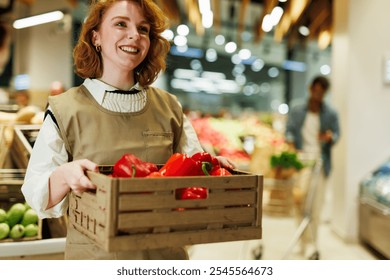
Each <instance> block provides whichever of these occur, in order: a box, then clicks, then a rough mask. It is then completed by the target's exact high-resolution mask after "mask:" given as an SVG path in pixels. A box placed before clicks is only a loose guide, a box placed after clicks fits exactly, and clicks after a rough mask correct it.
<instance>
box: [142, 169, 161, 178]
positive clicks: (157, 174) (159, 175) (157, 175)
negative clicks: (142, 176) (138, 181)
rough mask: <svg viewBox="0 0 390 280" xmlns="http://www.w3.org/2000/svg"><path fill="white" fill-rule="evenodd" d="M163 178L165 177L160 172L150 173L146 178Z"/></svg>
mask: <svg viewBox="0 0 390 280" xmlns="http://www.w3.org/2000/svg"><path fill="white" fill-rule="evenodd" d="M161 177H164V176H163V175H162V174H161V173H160V172H158V171H154V172H152V173H150V174H149V175H148V176H146V178H161Z"/></svg>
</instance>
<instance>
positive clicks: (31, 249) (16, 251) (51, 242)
mask: <svg viewBox="0 0 390 280" xmlns="http://www.w3.org/2000/svg"><path fill="white" fill-rule="evenodd" d="M64 251H65V238H49V239H41V240H33V241H24V242H23V241H20V242H5V243H0V258H1V259H7V258H11V257H23V258H25V259H28V258H29V257H30V256H36V255H50V254H63V253H64Z"/></svg>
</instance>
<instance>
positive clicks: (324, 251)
mask: <svg viewBox="0 0 390 280" xmlns="http://www.w3.org/2000/svg"><path fill="white" fill-rule="evenodd" d="M296 229H297V223H296V221H295V220H294V219H293V218H292V217H271V216H267V215H264V217H263V239H262V240H261V241H258V240H251V241H239V242H228V243H215V244H207V245H206V244H205V245H196V246H192V247H191V248H189V253H190V258H191V259H194V260H205V259H220V260H223V259H225V260H231V259H248V260H249V259H254V255H255V254H257V253H258V252H259V248H260V246H262V256H261V259H263V260H280V259H282V258H283V256H284V254H285V252H286V250H287V248H288V245H289V243H290V241H291V238H292V235H293V234H294V233H295V231H296ZM318 248H319V252H320V259H321V260H375V259H377V257H376V256H375V255H374V254H372V253H371V252H370V251H369V250H367V249H366V248H365V247H363V246H361V245H360V244H347V243H345V242H343V240H341V239H340V238H339V237H338V236H337V235H336V234H335V233H334V232H332V230H331V228H330V226H329V224H328V223H325V222H324V223H322V224H321V226H320V229H319V241H318ZM298 251H299V248H298V246H297V248H296V250H294V252H293V254H291V255H290V257H289V258H290V259H306V258H305V257H304V256H302V255H301V254H299V252H298ZM307 251H308V253H307V256H309V255H310V248H308V250H307Z"/></svg>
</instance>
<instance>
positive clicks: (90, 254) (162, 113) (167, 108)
mask: <svg viewBox="0 0 390 280" xmlns="http://www.w3.org/2000/svg"><path fill="white" fill-rule="evenodd" d="M49 105H50V107H51V110H52V112H53V114H54V116H55V119H56V121H57V123H58V127H59V129H60V133H61V136H62V139H63V140H64V143H65V148H66V150H67V152H68V155H69V161H71V160H77V159H82V158H87V159H89V160H92V161H93V162H95V163H97V164H99V165H112V164H114V163H115V162H116V161H117V160H118V159H119V158H120V157H121V156H122V155H123V154H124V153H133V154H135V155H136V156H138V157H139V158H141V159H142V160H144V161H150V162H154V163H158V164H162V163H164V162H166V160H167V159H168V158H169V157H170V155H172V153H174V152H176V151H177V148H178V147H177V145H178V143H179V139H180V137H181V131H182V127H183V113H182V110H181V107H180V106H179V104H178V102H177V100H176V98H175V97H174V96H173V95H171V94H169V93H167V92H165V91H163V90H160V89H156V88H152V87H149V88H148V89H147V102H146V105H145V107H144V108H143V109H142V110H141V111H139V112H136V113H119V112H112V111H109V110H107V109H104V108H103V107H102V106H100V105H99V104H98V103H97V102H96V100H95V99H94V98H93V96H92V95H91V94H90V93H89V92H88V90H87V89H86V88H85V87H84V86H80V87H76V88H71V89H69V90H68V91H67V92H65V93H62V94H60V95H57V96H50V97H49ZM65 258H66V259H188V256H187V253H186V252H185V250H184V249H183V248H164V249H157V250H145V251H133V252H119V253H107V252H105V251H104V250H102V249H100V248H99V247H98V246H96V245H94V243H93V242H92V241H90V240H89V239H88V238H87V237H86V236H84V235H83V234H81V233H79V232H78V231H77V230H75V229H74V228H73V226H71V225H70V224H69V225H68V233H67V240H66V248H65Z"/></svg>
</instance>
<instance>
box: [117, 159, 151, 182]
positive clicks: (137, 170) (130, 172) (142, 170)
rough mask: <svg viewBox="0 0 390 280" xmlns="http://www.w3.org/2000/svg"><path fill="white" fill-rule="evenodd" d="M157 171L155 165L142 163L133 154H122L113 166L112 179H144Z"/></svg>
mask: <svg viewBox="0 0 390 280" xmlns="http://www.w3.org/2000/svg"><path fill="white" fill-rule="evenodd" d="M155 171H158V168H157V165H155V164H154V163H151V162H144V161H142V160H141V159H139V158H138V157H136V156H135V155H133V154H124V155H123V156H122V157H121V158H120V159H119V160H118V161H117V162H116V163H115V165H114V171H113V174H112V175H113V176H114V177H127V178H128V177H132V178H134V177H146V176H147V175H149V174H150V173H152V172H155Z"/></svg>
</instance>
